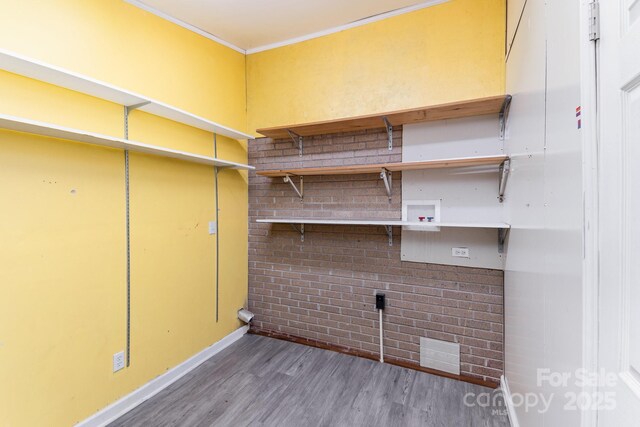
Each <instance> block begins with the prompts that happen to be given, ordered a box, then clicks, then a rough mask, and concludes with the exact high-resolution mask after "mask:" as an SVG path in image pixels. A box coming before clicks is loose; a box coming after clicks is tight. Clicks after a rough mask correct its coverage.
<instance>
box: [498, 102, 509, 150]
mask: <svg viewBox="0 0 640 427" xmlns="http://www.w3.org/2000/svg"><path fill="white" fill-rule="evenodd" d="M510 108H511V95H507V96H505V97H504V103H503V104H502V109H501V110H500V141H504V138H505V134H506V131H507V120H508V119H509V109H510Z"/></svg>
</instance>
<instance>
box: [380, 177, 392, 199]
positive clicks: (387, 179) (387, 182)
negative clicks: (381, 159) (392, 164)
mask: <svg viewBox="0 0 640 427" xmlns="http://www.w3.org/2000/svg"><path fill="white" fill-rule="evenodd" d="M380 179H382V182H383V183H384V188H385V189H386V190H387V196H388V197H389V203H391V192H392V190H393V181H392V178H391V172H389V171H388V170H386V169H385V168H382V170H381V171H380Z"/></svg>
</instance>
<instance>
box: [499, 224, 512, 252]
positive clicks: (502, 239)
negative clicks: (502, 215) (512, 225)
mask: <svg viewBox="0 0 640 427" xmlns="http://www.w3.org/2000/svg"><path fill="white" fill-rule="evenodd" d="M507 234H509V229H508V228H499V229H498V253H499V254H503V253H504V242H505V241H506V240H507Z"/></svg>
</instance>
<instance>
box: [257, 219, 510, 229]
mask: <svg viewBox="0 0 640 427" xmlns="http://www.w3.org/2000/svg"><path fill="white" fill-rule="evenodd" d="M256 222H261V223H269V224H318V225H387V226H393V227H395V226H398V227H411V228H412V229H413V230H417V229H419V228H422V229H424V230H430V229H434V228H435V229H437V228H438V227H444V228H447V227H449V228H495V229H509V228H511V226H510V225H509V224H506V223H503V222H495V223H463V222H416V221H400V220H378V219H315V218H314V219H309V218H263V219H258V220H256Z"/></svg>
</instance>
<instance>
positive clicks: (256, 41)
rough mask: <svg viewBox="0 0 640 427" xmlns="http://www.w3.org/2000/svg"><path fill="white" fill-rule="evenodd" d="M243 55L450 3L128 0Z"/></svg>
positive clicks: (412, 0)
mask: <svg viewBox="0 0 640 427" xmlns="http://www.w3.org/2000/svg"><path fill="white" fill-rule="evenodd" d="M125 1H126V2H128V3H131V4H133V5H135V6H137V7H140V8H142V9H144V10H146V11H148V12H151V13H154V14H155V15H158V16H160V17H162V18H164V19H167V20H169V21H171V22H174V23H176V24H178V25H181V26H183V27H185V28H187V29H189V30H191V31H194V32H196V33H198V34H200V35H202V36H205V37H208V38H210V39H212V40H215V41H217V42H219V43H222V44H224V45H226V46H228V47H230V48H232V49H235V50H237V51H239V52H242V53H255V52H260V51H263V50H268V49H272V48H275V47H280V46H284V45H287V44H292V43H297V42H300V41H304V40H309V39H312V38H315V37H320V36H323V35H326V34H331V33H334V32H337V31H342V30H344V29H347V28H352V27H356V26H359V25H364V24H367V23H370V22H374V21H378V20H381V19H384V18H388V17H390V16H394V15H400V14H402V13H407V12H411V11H414V10H418V9H422V8H425V7H429V6H433V5H435V4H439V3H444V2H445V1H448V0H428V1H424V0H423V1H416V0H348V1H344V0H304V1H301V0H182V1H178V0H125Z"/></svg>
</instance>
